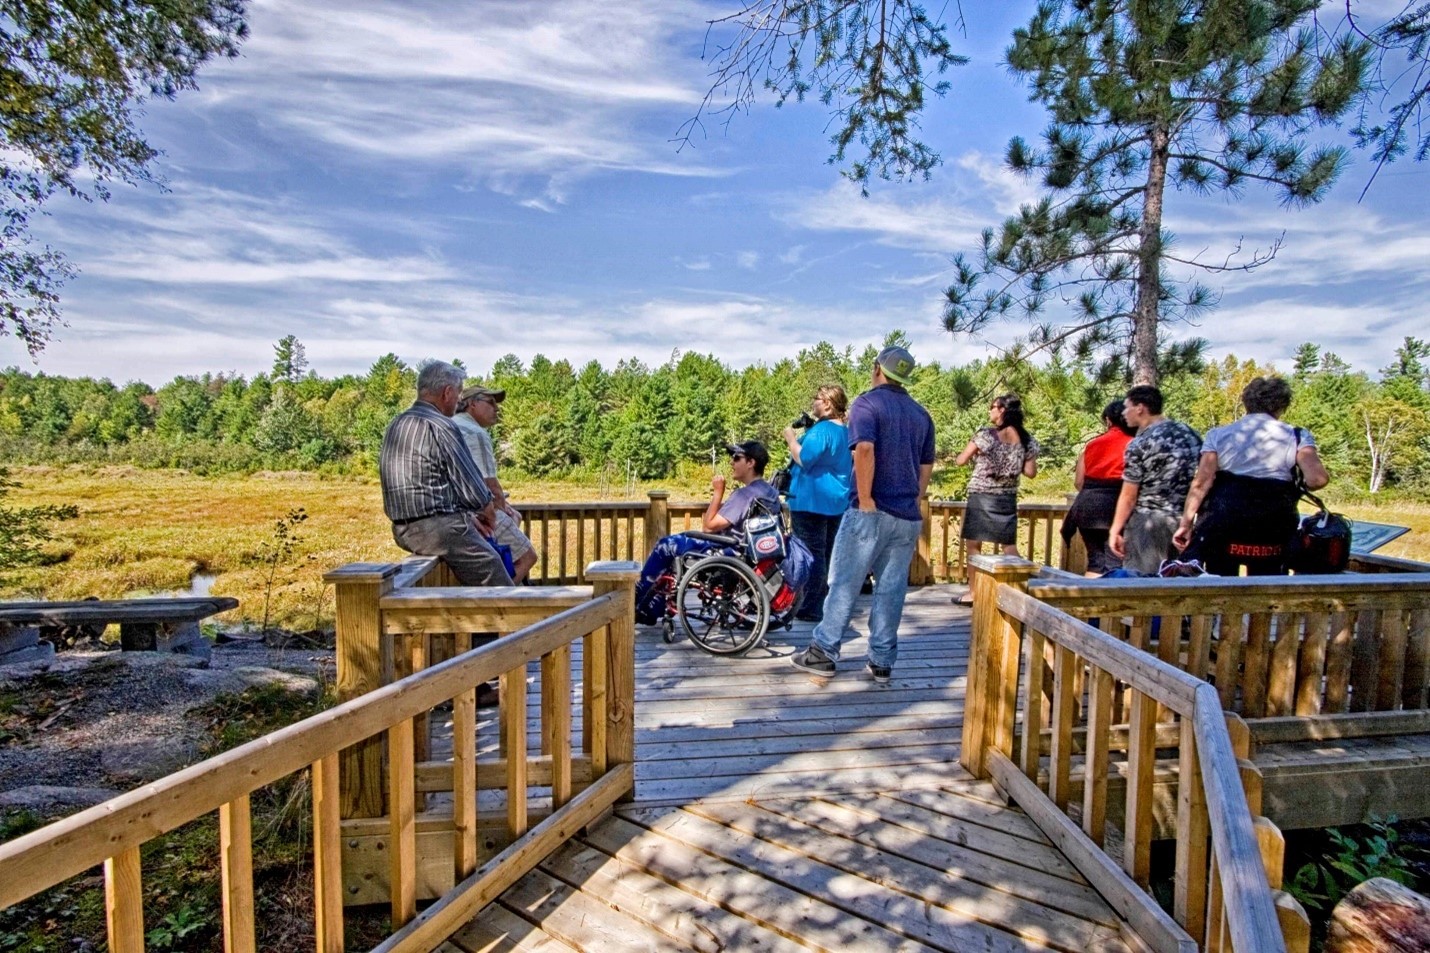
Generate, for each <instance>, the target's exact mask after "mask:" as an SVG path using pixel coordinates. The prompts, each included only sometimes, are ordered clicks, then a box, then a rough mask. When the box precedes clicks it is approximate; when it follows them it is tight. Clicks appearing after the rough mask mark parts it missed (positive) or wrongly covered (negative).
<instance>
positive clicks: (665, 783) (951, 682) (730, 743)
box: [636, 588, 969, 804]
mask: <svg viewBox="0 0 1430 953" xmlns="http://www.w3.org/2000/svg"><path fill="white" fill-rule="evenodd" d="M949 591H950V590H948V589H945V588H938V589H934V588H929V589H921V590H915V591H913V592H911V593H910V597H909V605H908V609H907V611H906V612H905V616H904V624H903V626H902V627H901V636H900V640H899V662H898V665H897V666H896V667H895V670H894V678H893V681H892V682H891V683H890V684H889V685H887V686H878V685H875V684H874V683H873V682H872V681H871V680H870V678H869V675H868V673H867V672H866V671H865V670H864V662H865V657H864V653H865V648H866V640H865V639H864V638H863V636H862V634H861V636H860V637H859V638H858V639H856V640H854V641H853V642H851V643H849V644H847V645H846V646H845V648H844V657H843V658H842V659H841V660H840V663H839V673H838V674H837V675H836V676H835V677H834V678H833V679H831V680H830V681H829V682H827V683H825V682H824V681H822V680H820V679H817V678H814V677H812V676H809V675H807V674H805V673H802V672H800V671H798V670H797V669H795V668H794V667H793V666H791V665H790V663H789V656H790V655H791V654H792V653H793V652H794V651H795V650H796V649H797V648H803V646H804V645H805V644H806V643H807V642H808V639H809V630H810V628H811V627H810V626H809V625H808V624H807V623H801V624H798V625H796V627H795V629H794V630H793V631H780V632H775V633H771V635H770V644H769V646H767V647H766V648H765V649H760V650H756V651H754V652H752V653H751V654H750V655H749V656H747V657H745V658H742V659H725V658H715V657H712V656H709V655H706V654H705V653H704V652H701V651H700V650H698V649H696V648H695V647H694V646H693V645H691V644H690V643H689V642H684V641H680V642H676V643H675V644H674V645H665V644H664V643H663V642H661V641H660V639H659V637H658V636H656V635H655V633H654V630H642V632H641V640H640V642H639V643H638V646H637V655H636V666H637V675H636V692H637V704H636V763H637V767H636V800H637V801H638V802H640V803H662V804H683V803H686V802H688V801H691V800H693V799H697V798H707V799H708V798H735V799H742V798H745V797H750V796H777V795H783V794H800V793H815V792H829V791H870V790H893V789H898V788H917V787H933V786H936V785H937V784H939V783H941V782H944V781H950V780H958V779H964V778H966V777H967V775H966V774H965V773H964V772H963V771H962V769H960V768H959V767H958V766H957V751H958V741H959V733H960V731H961V726H962V717H963V690H964V672H965V670H966V668H967V663H968V640H969V634H968V615H967V611H966V610H959V609H955V608H954V607H952V606H951V605H950V604H949V595H948V593H949ZM856 627H857V629H858V631H860V632H861V633H862V632H863V621H862V618H859V617H856Z"/></svg>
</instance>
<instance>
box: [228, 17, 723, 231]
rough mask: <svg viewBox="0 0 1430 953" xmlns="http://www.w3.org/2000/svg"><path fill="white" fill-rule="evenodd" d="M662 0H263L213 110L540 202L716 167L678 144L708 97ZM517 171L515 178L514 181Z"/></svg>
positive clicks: (546, 205) (683, 29) (682, 21)
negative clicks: (609, 178)
mask: <svg viewBox="0 0 1430 953" xmlns="http://www.w3.org/2000/svg"><path fill="white" fill-rule="evenodd" d="M699 15H700V11H699V10H698V9H696V8H693V7H685V8H677V7H676V6H675V5H671V4H667V3H661V2H640V0H631V2H627V3H622V4H619V5H612V4H610V3H607V2H604V0H547V2H544V3H539V4H537V3H530V2H527V0H483V2H481V3H477V4H451V3H441V2H417V0H404V2H402V3H396V2H391V0H386V2H381V0H364V2H357V3H343V4H336V3H326V4H324V3H317V2H315V3H305V4H290V3H279V2H258V3H255V4H254V5H253V7H252V9H251V11H250V22H251V25H252V38H251V39H250V40H249V41H248V43H247V44H246V45H245V47H244V53H243V61H242V62H240V63H237V64H227V65H225V64H215V66H214V67H213V68H212V69H211V70H210V71H208V72H207V73H206V74H205V75H206V80H207V81H206V84H205V88H206V89H208V90H210V92H209V93H208V94H207V95H206V97H205V98H204V99H203V102H204V103H205V104H206V106H207V107H208V108H209V109H211V110H212V111H213V112H214V114H215V115H216V116H217V117H223V116H225V115H228V114H231V113H237V112H241V113H243V114H259V115H262V116H264V117H265V118H266V120H267V121H269V122H272V123H277V124H279V125H280V126H282V127H285V128H286V129H287V130H288V132H289V133H296V134H298V135H299V136H300V137H302V138H304V139H307V140H309V141H310V142H314V143H319V144H322V145H323V146H325V147H326V148H327V149H328V150H329V151H332V150H337V151H338V153H339V154H341V155H343V157H344V161H352V160H353V159H356V158H360V157H365V159H366V160H367V161H368V162H370V163H375V164H380V163H385V162H390V161H396V162H403V163H407V164H409V165H414V166H423V165H426V166H435V167H441V168H445V169H449V170H452V171H453V172H454V173H456V174H459V175H465V176H469V177H471V178H473V179H474V180H476V181H479V182H482V183H485V184H488V185H489V186H491V187H494V188H498V189H499V190H511V191H512V192H513V193H514V194H518V195H519V196H520V197H521V198H522V199H525V200H526V201H527V203H528V204H532V205H533V207H537V208H542V209H544V210H550V207H551V206H552V205H553V204H554V205H559V204H562V203H563V202H564V201H565V197H564V195H562V194H559V193H560V192H561V191H563V190H562V189H557V190H556V192H557V194H552V191H551V189H550V184H551V183H552V182H553V181H556V180H559V179H563V178H564V179H565V181H566V184H567V186H569V185H570V183H571V182H573V181H575V180H579V179H580V178H583V177H586V176H589V175H591V174H592V173H594V172H597V171H601V170H619V171H634V172H643V173H652V174H658V175H674V176H713V175H723V174H725V172H724V170H722V169H720V168H718V167H715V166H712V165H710V164H709V163H708V162H707V161H702V160H700V159H698V158H697V157H695V156H694V155H693V154H690V153H686V154H683V155H677V153H676V149H675V146H674V145H673V144H671V143H670V142H669V139H670V137H671V135H672V134H673V133H674V132H675V130H676V128H677V127H678V126H679V123H680V122H681V121H682V120H683V119H685V118H687V117H688V116H690V115H693V113H694V111H695V109H696V108H697V106H698V104H699V101H700V98H701V96H702V95H703V92H704V88H703V84H704V76H703V67H702V65H701V64H700V62H699V60H698V59H697V58H696V57H694V56H691V55H689V51H688V50H687V49H686V48H685V46H684V44H683V42H681V41H680V40H679V39H678V35H679V34H681V33H688V31H689V30H690V29H691V27H692V26H693V25H695V24H698V23H699V20H698V17H699ZM513 183H517V184H516V185H515V186H514V185H513Z"/></svg>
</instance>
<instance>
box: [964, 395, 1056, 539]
mask: <svg viewBox="0 0 1430 953" xmlns="http://www.w3.org/2000/svg"><path fill="white" fill-rule="evenodd" d="M988 422H989V423H990V424H991V425H992V426H989V427H984V428H983V429H981V430H979V431H978V432H977V433H975V434H974V435H973V439H972V440H970V441H968V446H966V447H964V448H963V452H962V453H960V454H959V455H958V459H957V460H955V461H954V462H955V463H957V464H958V465H959V466H963V465H964V464H966V463H968V462H969V461H970V460H972V461H974V463H973V477H972V478H971V479H970V480H969V481H968V510H967V511H966V513H965V514H964V518H963V532H962V536H963V539H964V540H965V546H966V547H967V551H968V552H971V553H981V552H983V544H984V543H985V542H989V543H993V544H995V545H999V546H1002V547H1003V553H1004V555H1006V556H1016V555H1018V546H1017V535H1018V479H1019V477H1025V476H1026V477H1028V478H1030V479H1031V478H1032V477H1035V476H1037V475H1038V452H1039V449H1040V448H1039V447H1038V441H1037V440H1035V439H1033V435H1032V434H1030V433H1028V431H1027V430H1026V429H1025V428H1024V427H1023V401H1022V400H1021V399H1020V398H1019V397H1018V395H1017V394H1004V395H1003V396H1001V397H995V398H994V399H993V403H992V405H991V406H989V408H988Z"/></svg>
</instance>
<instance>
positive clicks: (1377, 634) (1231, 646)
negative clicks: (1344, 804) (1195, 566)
mask: <svg viewBox="0 0 1430 953" xmlns="http://www.w3.org/2000/svg"><path fill="white" fill-rule="evenodd" d="M1410 565H1412V566H1419V565H1420V564H1418V563H1412V564H1410ZM1028 591H1029V593H1030V594H1032V595H1033V596H1035V597H1036V598H1037V599H1038V600H1039V601H1041V602H1043V603H1045V604H1047V605H1050V606H1054V607H1057V608H1059V609H1061V610H1063V611H1065V612H1067V613H1069V614H1070V615H1074V616H1077V617H1079V618H1083V619H1093V618H1097V619H1103V620H1106V622H1105V625H1106V626H1107V628H1108V629H1109V631H1114V634H1115V635H1117V636H1118V637H1119V638H1122V639H1124V640H1125V641H1127V642H1128V644H1130V645H1132V646H1133V647H1135V648H1139V649H1146V650H1147V651H1149V652H1152V653H1154V654H1155V655H1156V656H1157V657H1158V658H1160V659H1161V660H1162V661H1164V662H1167V663H1168V664H1169V665H1173V666H1176V667H1178V668H1180V669H1182V670H1183V671H1185V672H1186V673H1187V674H1189V675H1191V676H1193V677H1194V678H1197V679H1203V680H1208V681H1211V682H1213V683H1214V684H1215V685H1216V691H1217V693H1218V695H1219V697H1220V700H1221V705H1222V707H1223V708H1224V709H1226V710H1227V711H1234V712H1236V713H1238V714H1240V715H1242V716H1243V717H1245V718H1248V719H1259V718H1266V717H1275V716H1283V715H1303V716H1313V715H1327V714H1341V713H1354V712H1388V711H1406V710H1417V709H1426V708H1430V583H1427V577H1426V575H1425V574H1424V573H1423V572H1419V573H1416V572H1409V573H1407V572H1402V573H1380V574H1374V575H1354V574H1349V573H1347V574H1343V575H1338V576H1292V577H1289V578H1288V577H1285V576H1279V577H1278V576H1273V577H1265V576H1262V577H1243V578H1222V577H1217V576H1203V577H1200V578H1194V579H1118V580H1113V579H1079V580H1068V579H1049V580H1046V581H1042V580H1035V581H1033V582H1032V583H1030V585H1029V587H1028ZM1114 621H1115V625H1113V624H1112V623H1113V622H1114Z"/></svg>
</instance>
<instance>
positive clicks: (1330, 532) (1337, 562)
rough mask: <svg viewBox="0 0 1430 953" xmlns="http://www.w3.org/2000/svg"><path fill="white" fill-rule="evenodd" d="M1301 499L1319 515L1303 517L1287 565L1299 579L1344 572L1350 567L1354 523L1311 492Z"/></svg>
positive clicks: (1292, 540) (1293, 537) (1303, 495)
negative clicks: (1327, 507) (1327, 506)
mask: <svg viewBox="0 0 1430 953" xmlns="http://www.w3.org/2000/svg"><path fill="white" fill-rule="evenodd" d="M1301 495H1302V497H1304V498H1305V499H1306V500H1308V501H1309V502H1311V503H1312V504H1314V505H1315V507H1316V510H1317V512H1315V513H1312V514H1311V515H1310V516H1303V517H1302V518H1301V523H1300V525H1299V526H1297V527H1296V532H1295V534H1294V535H1293V536H1292V537H1291V545H1290V546H1289V547H1288V554H1287V559H1286V565H1287V567H1288V568H1289V569H1291V570H1292V571H1293V572H1295V573H1297V574H1298V575H1307V576H1310V575H1325V574H1327V573H1335V572H1345V570H1346V567H1348V566H1349V565H1350V563H1351V521H1350V520H1348V519H1346V518H1345V517H1344V516H1342V515H1341V514H1339V513H1332V512H1331V511H1330V510H1328V509H1326V504H1325V503H1322V502H1321V498H1320V497H1318V496H1316V495H1315V494H1314V493H1311V492H1309V491H1304V490H1303V491H1302V493H1301Z"/></svg>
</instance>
